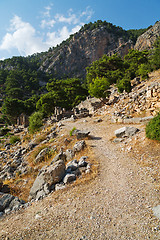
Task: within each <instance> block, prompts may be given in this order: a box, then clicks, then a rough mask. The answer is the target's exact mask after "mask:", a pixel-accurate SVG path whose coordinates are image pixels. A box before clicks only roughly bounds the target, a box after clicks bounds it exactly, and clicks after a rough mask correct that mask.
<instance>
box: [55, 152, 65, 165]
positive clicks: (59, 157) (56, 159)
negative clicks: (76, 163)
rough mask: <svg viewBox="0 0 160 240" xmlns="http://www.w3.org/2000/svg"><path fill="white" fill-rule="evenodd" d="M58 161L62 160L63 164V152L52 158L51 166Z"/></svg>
mask: <svg viewBox="0 0 160 240" xmlns="http://www.w3.org/2000/svg"><path fill="white" fill-rule="evenodd" d="M59 160H63V161H64V162H65V161H66V154H65V153H64V152H63V151H61V152H60V153H59V154H57V155H56V156H55V157H54V158H53V160H52V162H51V164H53V163H55V162H57V161H59Z"/></svg>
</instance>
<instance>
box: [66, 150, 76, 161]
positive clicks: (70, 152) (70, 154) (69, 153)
mask: <svg viewBox="0 0 160 240" xmlns="http://www.w3.org/2000/svg"><path fill="white" fill-rule="evenodd" d="M65 155H66V161H69V160H71V159H72V158H73V157H74V151H73V150H72V149H67V150H66V151H65Z"/></svg>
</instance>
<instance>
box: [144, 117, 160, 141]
mask: <svg viewBox="0 0 160 240" xmlns="http://www.w3.org/2000/svg"><path fill="white" fill-rule="evenodd" d="M146 136H147V138H150V139H153V140H158V141H160V113H159V114H158V115H157V116H156V117H154V118H153V119H151V120H150V122H149V123H148V124H147V126H146Z"/></svg>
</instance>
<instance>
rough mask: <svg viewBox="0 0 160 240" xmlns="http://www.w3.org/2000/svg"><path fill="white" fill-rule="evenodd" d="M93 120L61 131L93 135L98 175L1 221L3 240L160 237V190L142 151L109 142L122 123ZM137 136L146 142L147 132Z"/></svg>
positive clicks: (141, 239) (137, 239) (67, 125)
mask: <svg viewBox="0 0 160 240" xmlns="http://www.w3.org/2000/svg"><path fill="white" fill-rule="evenodd" d="M94 120H95V119H93V118H91V119H87V122H84V120H82V119H81V120H79V121H77V122H74V123H73V122H65V123H64V125H65V126H63V127H62V130H61V131H62V132H65V131H66V132H69V130H71V129H72V128H73V127H76V128H77V129H83V130H87V131H90V133H91V135H92V136H93V137H92V138H91V139H88V140H86V142H87V145H89V146H90V148H91V149H92V151H93V153H94V157H95V159H96V161H97V162H99V173H98V175H97V177H96V178H95V179H93V180H91V181H89V182H88V181H87V182H86V183H84V184H81V185H75V186H74V185H72V186H69V187H68V188H67V189H65V190H63V191H59V192H56V193H53V194H51V195H49V196H48V197H46V198H45V199H43V200H41V201H39V202H34V203H33V204H32V205H31V206H30V207H28V208H27V209H24V210H21V211H19V212H16V213H14V214H11V215H8V216H6V217H4V218H1V220H0V229H1V230H0V239H19V240H20V239H26V240H28V239H35V240H37V239H38V240H39V239H56V240H60V239H61V240H63V239H65V240H67V239H68V240H69V239H73V240H80V239H89V240H93V239H95V240H97V239H100V240H119V239H124V240H144V239H152V240H156V239H160V220H159V219H157V218H156V217H155V216H154V215H153V211H152V208H153V207H155V206H157V205H159V204H160V197H159V191H158V190H157V188H156V185H155V183H154V181H153V179H152V177H151V175H150V174H149V172H146V168H145V167H144V166H142V164H140V162H139V158H140V153H139V154H138V153H137V155H135V154H132V151H130V152H128V151H125V146H126V149H127V147H128V144H130V143H127V144H126V145H125V144H124V143H123V144H121V143H118V144H116V143H113V142H112V141H111V139H113V137H114V130H116V129H118V128H120V127H121V126H123V125H117V124H111V123H109V122H108V120H107V116H104V117H103V121H102V122H100V123H95V122H94ZM138 127H140V128H142V126H138ZM139 134H140V135H139V138H141V139H142V138H144V132H143V131H142V132H141V133H139ZM131 143H132V141H131ZM158 146H159V145H158ZM135 147H136V146H135V145H134V146H132V148H134V151H135ZM143 150H144V149H143ZM159 153H160V152H159ZM159 155H160V154H159ZM152 168H154V164H153V166H152Z"/></svg>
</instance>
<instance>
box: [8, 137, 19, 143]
mask: <svg viewBox="0 0 160 240" xmlns="http://www.w3.org/2000/svg"><path fill="white" fill-rule="evenodd" d="M9 141H10V143H11V144H15V143H16V142H20V141H21V139H20V137H18V136H11V137H10V140H9Z"/></svg>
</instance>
